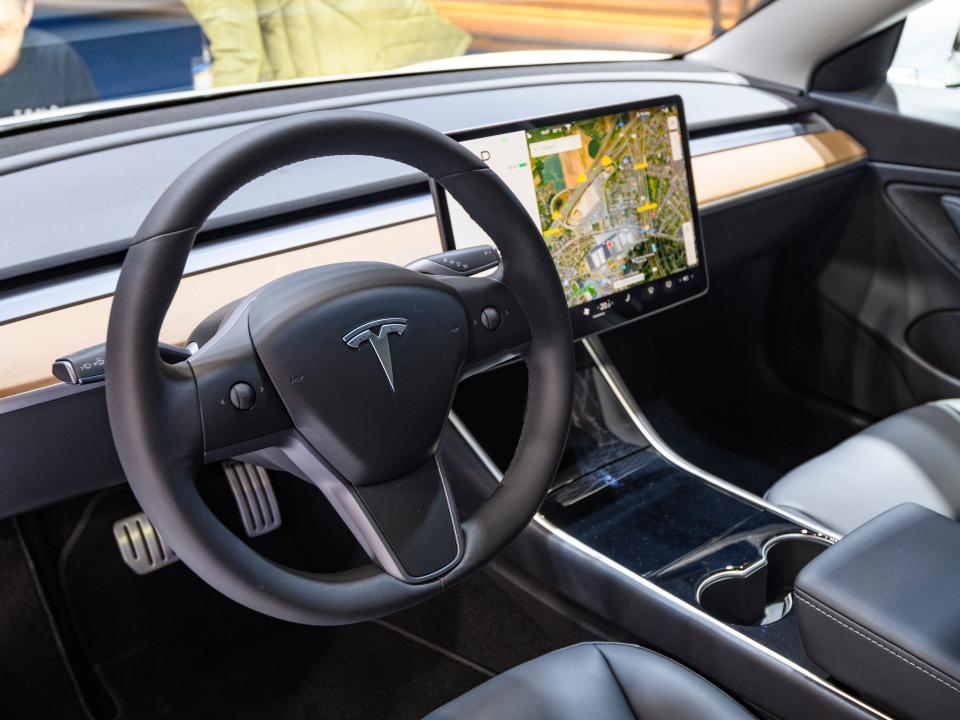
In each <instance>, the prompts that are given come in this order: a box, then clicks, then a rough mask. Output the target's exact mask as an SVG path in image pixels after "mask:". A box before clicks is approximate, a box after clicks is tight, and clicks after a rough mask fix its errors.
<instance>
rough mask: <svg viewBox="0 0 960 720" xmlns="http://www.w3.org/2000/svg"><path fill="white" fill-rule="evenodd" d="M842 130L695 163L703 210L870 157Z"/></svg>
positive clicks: (733, 151) (702, 157)
mask: <svg viewBox="0 0 960 720" xmlns="http://www.w3.org/2000/svg"><path fill="white" fill-rule="evenodd" d="M866 156H867V151H866V149H865V148H864V147H863V146H862V145H861V144H860V143H858V142H857V141H856V140H854V139H853V138H852V137H850V136H849V135H848V134H847V133H845V132H844V131H843V130H827V131H824V132H818V133H811V134H809V135H796V136H794V137H788V138H781V139H779V140H770V141H768V142H762V143H756V144H754V145H746V146H744V147H738V148H733V149H731V150H721V151H720V152H715V153H710V154H708V155H698V156H697V157H694V158H691V163H692V165H693V181H694V186H695V188H696V191H697V202H698V203H699V204H700V206H701V207H708V206H709V205H711V204H714V203H719V202H723V201H725V200H729V199H731V198H734V197H737V196H739V195H745V194H748V193H751V192H756V191H758V190H766V189H769V188H773V187H776V186H777V185H781V184H782V183H785V182H791V181H793V180H799V179H800V178H802V177H804V176H805V175H811V174H813V173H817V172H822V171H824V170H829V169H831V168H834V167H838V166H840V165H847V164H849V163H852V162H856V161H858V160H862V159H864V158H866Z"/></svg>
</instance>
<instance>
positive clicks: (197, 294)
mask: <svg viewBox="0 0 960 720" xmlns="http://www.w3.org/2000/svg"><path fill="white" fill-rule="evenodd" d="M865 157H866V151H865V150H864V148H863V146H862V145H860V143H858V142H857V141H856V140H854V139H853V138H852V137H850V136H849V135H848V134H847V133H845V132H843V131H841V130H831V131H826V132H819V133H813V134H809V135H799V136H795V137H789V138H783V139H780V140H771V141H769V142H764V143H759V144H755V145H747V146H744V147H739V148H733V149H731V150H723V151H720V152H715V153H710V154H708V155H700V156H697V157H694V158H692V164H693V174H694V182H695V185H696V191H697V199H698V201H699V203H700V205H701V206H703V207H708V206H709V205H711V204H714V203H719V202H723V201H725V200H729V199H731V198H734V197H736V196H739V195H744V194H747V193H751V192H755V191H758V190H763V189H767V188H771V187H775V186H777V185H780V184H782V183H785V182H789V181H792V180H797V179H801V178H803V177H805V176H808V175H812V174H814V173H817V172H822V171H824V170H829V169H831V168H834V167H838V166H841V165H845V164H849V163H852V162H855V161H857V160H861V159H863V158H865ZM439 250H440V236H439V231H438V229H437V225H436V222H434V221H433V219H431V218H426V219H422V220H415V221H413V222H408V223H403V224H400V225H394V226H391V227H387V228H381V229H379V230H373V231H370V232H364V233H360V234H358V235H352V236H349V237H345V238H338V239H336V240H330V241H325V242H322V243H318V244H316V245H310V246H307V247H302V248H296V249H293V250H289V251H286V252H281V253H278V254H275V255H268V256H266V257H260V258H255V259H252V260H248V261H244V262H241V263H237V264H235V265H229V266H226V267H221V268H216V269H213V270H208V271H204V272H201V273H196V274H194V275H190V276H187V277H185V278H184V279H183V282H182V283H181V284H180V289H179V291H178V292H177V296H176V297H175V298H174V301H173V304H172V305H171V307H170V311H169V312H168V313H167V318H166V320H165V321H164V324H163V329H162V331H161V338H160V339H161V340H164V341H166V342H171V343H177V344H181V343H183V342H185V341H186V339H187V336H188V335H189V333H190V332H191V330H192V329H193V328H194V327H195V326H196V325H197V324H198V323H199V322H200V321H201V320H202V319H203V318H204V317H206V316H207V315H209V314H210V313H211V312H213V311H214V310H216V309H217V308H219V307H222V306H223V305H226V304H227V303H228V302H230V301H232V300H235V299H236V298H238V297H241V296H243V295H245V294H247V293H249V292H251V291H253V290H255V289H256V288H258V287H260V286H261V285H263V284H264V283H267V282H270V281H271V280H274V279H276V278H278V277H281V276H283V275H286V274H288V273H291V272H295V271H296V270H302V269H303V268H307V267H313V266H316V265H326V264H329V263H334V262H342V261H346V260H381V261H383V262H389V263H395V264H397V265H405V264H406V263H408V262H410V261H411V260H414V259H416V258H418V257H422V256H424V255H430V254H431V253H435V252H439ZM110 302H111V298H101V299H98V300H92V301H89V302H84V303H80V304H78V305H72V306H70V307H65V308H59V309H57V310H52V311H50V312H47V313H43V314H41V315H35V316H32V317H29V318H24V319H22V320H14V321H12V322H9V323H6V324H4V325H0V347H3V348H4V359H3V363H2V364H0V397H7V396H10V395H15V394H17V393H21V392H25V391H27V390H32V389H35V388H39V387H43V386H46V385H52V384H53V383H55V382H57V381H56V379H55V378H54V377H53V376H52V375H51V374H50V366H51V364H52V363H53V361H54V360H55V359H56V358H58V357H60V356H61V355H65V354H67V353H70V352H74V351H76V350H79V349H82V348H85V347H90V346H91V345H96V344H98V343H101V342H103V340H104V338H105V337H106V330H107V319H108V317H109V315H110Z"/></svg>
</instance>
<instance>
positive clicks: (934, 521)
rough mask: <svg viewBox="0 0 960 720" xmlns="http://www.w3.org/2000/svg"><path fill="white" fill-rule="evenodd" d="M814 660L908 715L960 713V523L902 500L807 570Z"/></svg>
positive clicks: (803, 616)
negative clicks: (903, 502) (902, 503)
mask: <svg viewBox="0 0 960 720" xmlns="http://www.w3.org/2000/svg"><path fill="white" fill-rule="evenodd" d="M795 597H796V600H797V602H796V608H797V617H798V619H799V623H800V633H801V637H802V639H803V646H804V649H805V650H806V652H807V655H809V657H810V659H811V660H813V662H814V663H816V664H817V665H819V666H820V667H822V668H823V669H824V670H826V671H827V672H829V673H830V675H831V676H833V677H834V678H836V679H837V680H839V681H840V682H842V683H843V684H845V685H847V686H849V687H851V688H853V689H855V690H856V691H858V692H860V693H861V694H862V695H863V696H864V698H865V699H867V700H870V701H872V702H874V703H876V704H877V705H879V706H880V707H881V708H883V709H886V710H888V711H891V712H893V713H895V714H896V715H898V716H899V717H902V718H916V719H917V720H920V719H921V718H922V719H927V718H958V717H960V524H958V523H956V522H954V521H953V520H950V519H949V518H946V517H943V516H942V515H938V514H937V513H934V512H932V511H930V510H927V509H925V508H922V507H920V506H919V505H912V504H908V505H900V506H898V507H896V508H894V509H892V510H889V511H887V512H885V513H883V514H882V515H880V516H879V517H876V518H874V519H873V520H871V521H870V522H868V523H866V524H865V525H862V526H861V527H859V528H857V529H856V530H854V531H853V532H852V533H850V534H849V535H847V536H846V537H844V538H843V539H842V540H841V541H840V542H839V543H837V544H836V545H835V546H833V547H831V548H830V549H828V550H827V551H826V552H823V553H821V554H820V556H819V557H817V558H815V559H814V560H813V561H812V562H811V563H810V564H809V565H807V566H806V567H805V568H804V569H803V571H801V573H800V575H799V576H798V577H797V582H796V587H795Z"/></svg>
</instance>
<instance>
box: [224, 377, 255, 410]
mask: <svg viewBox="0 0 960 720" xmlns="http://www.w3.org/2000/svg"><path fill="white" fill-rule="evenodd" d="M255 402H257V391H256V390H254V389H253V387H252V386H251V385H250V384H249V383H245V382H238V383H236V384H235V385H234V386H233V387H232V388H230V403H231V404H232V405H233V406H234V407H235V408H236V409H237V410H249V409H250V408H252V407H253V405H254V403H255Z"/></svg>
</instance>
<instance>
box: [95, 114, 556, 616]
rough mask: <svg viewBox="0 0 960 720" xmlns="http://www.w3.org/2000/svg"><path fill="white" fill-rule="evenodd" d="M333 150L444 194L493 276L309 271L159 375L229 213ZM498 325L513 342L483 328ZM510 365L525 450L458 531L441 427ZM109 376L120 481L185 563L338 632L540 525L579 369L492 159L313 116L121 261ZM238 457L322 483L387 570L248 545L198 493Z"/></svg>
mask: <svg viewBox="0 0 960 720" xmlns="http://www.w3.org/2000/svg"><path fill="white" fill-rule="evenodd" d="M330 155H370V156H374V157H381V158H387V159H390V160H396V161H399V162H402V163H406V164H408V165H412V166H414V167H415V168H417V169H419V170H421V171H423V172H424V173H426V174H427V175H429V176H430V177H432V178H433V179H434V180H436V181H437V182H438V183H439V184H440V185H441V186H443V187H444V188H445V189H446V190H447V191H448V192H449V193H450V194H451V195H452V196H453V197H454V198H456V200H457V201H458V202H459V203H460V204H461V205H462V206H463V207H464V208H465V209H466V211H467V212H468V213H469V214H470V216H471V217H472V218H473V219H474V220H475V221H476V222H477V223H478V224H479V225H480V227H481V228H483V229H484V230H485V231H486V232H487V234H488V235H489V236H490V237H491V238H492V239H493V241H494V242H495V243H496V245H497V247H498V249H499V250H500V253H501V256H502V265H501V270H500V272H499V273H497V274H496V275H495V276H492V277H450V278H447V277H437V276H428V275H424V274H421V273H418V272H415V271H413V270H409V269H403V268H399V267H396V266H393V265H388V264H384V263H372V262H357V263H340V264H335V265H329V266H324V267H318V268H311V269H307V270H303V271H300V272H296V273H293V274H291V275H288V276H286V277H283V278H280V279H279V280H276V281H274V282H271V283H269V284H267V285H265V286H263V287H262V288H260V289H259V290H257V291H255V292H253V293H252V294H250V295H248V296H247V297H245V298H243V299H242V300H241V301H240V302H239V303H238V304H237V305H236V306H235V307H234V309H233V310H232V311H231V312H230V313H229V316H228V317H226V318H225V319H224V320H223V321H222V322H221V323H220V325H219V328H218V330H217V331H216V333H215V334H214V335H213V337H212V338H210V340H208V341H207V342H206V343H204V345H203V346H202V347H201V348H200V349H199V350H198V351H197V352H196V353H194V354H193V355H192V356H191V357H190V358H189V359H188V360H186V361H184V362H180V363H178V364H176V365H168V364H165V363H164V362H163V361H161V359H160V356H159V354H158V350H157V342H158V337H159V333H160V326H161V323H162V321H163V318H164V315H165V314H166V311H167V309H168V307H169V305H170V302H171V300H172V299H173V296H174V293H175V291H176V289H177V287H178V285H179V283H180V278H181V276H182V274H183V270H184V265H185V263H186V260H187V255H188V254H189V252H190V249H191V248H192V246H193V243H194V239H195V238H196V235H197V232H198V230H199V229H200V227H201V226H202V225H203V224H204V222H205V221H206V219H207V218H208V217H209V216H210V214H211V213H212V212H213V211H214V209H216V208H217V207H218V206H219V205H220V204H221V203H222V202H223V201H224V200H226V199H227V198H228V197H229V196H230V195H231V194H232V193H234V192H235V191H236V190H238V189H239V188H240V187H242V186H243V185H245V184H246V183H248V182H250V181H251V180H254V179H256V178H258V177H260V176H261V175H264V174H266V173H268V172H270V171H272V170H276V169H278V168H281V167H284V166H286V165H289V164H292V163H296V162H300V161H302V160H307V159H310V158H316V157H322V156H330ZM489 308H495V309H496V310H497V311H498V313H499V318H500V324H499V326H498V327H495V325H496V324H495V323H490V322H487V323H483V322H481V321H480V318H481V315H482V314H483V312H484V310H486V309H489ZM488 317H489V315H488ZM489 328H494V329H489ZM511 357H521V358H522V359H523V360H524V362H525V363H526V365H527V368H528V376H529V381H528V388H529V389H528V396H527V400H526V409H525V412H524V421H523V431H522V434H521V437H520V442H519V446H518V447H517V450H516V453H515V456H514V458H513V461H512V463H511V464H510V466H509V468H508V469H507V470H506V473H505V474H504V477H503V481H502V483H501V485H500V486H499V487H498V488H497V490H496V491H495V492H494V493H493V494H492V495H491V496H490V497H489V498H488V499H487V500H486V501H485V502H484V503H483V505H482V506H481V507H480V508H479V509H478V510H476V511H475V512H474V513H473V514H472V515H471V517H470V518H469V519H467V520H465V521H461V519H460V518H459V516H458V513H457V507H456V504H455V503H454V499H453V496H452V493H451V489H450V485H449V483H448V478H447V474H446V469H445V468H444V466H443V463H442V461H441V459H440V456H439V454H438V450H439V444H440V435H441V431H442V430H443V427H444V424H445V422H446V420H447V416H448V414H449V412H450V408H451V406H452V403H453V395H454V392H455V390H456V387H457V384H458V382H459V381H460V380H461V379H462V378H464V377H466V376H467V375H469V374H471V373H475V372H478V371H479V370H482V369H484V368H488V367H490V366H492V365H494V364H497V363H499V362H502V361H504V360H505V359H509V358H511ZM106 367H107V385H106V394H107V408H108V411H109V417H110V427H111V431H112V433H113V439H114V442H115V444H116V448H117V453H118V454H119V457H120V461H121V464H122V466H123V469H124V472H125V474H126V477H127V479H128V481H129V483H130V486H131V488H132V489H133V492H134V494H135V495H136V498H137V500H138V501H139V503H140V505H141V507H142V508H143V510H144V511H145V512H146V513H147V515H148V516H149V517H150V518H151V520H152V521H153V522H154V523H155V524H156V526H157V528H158V530H159V531H160V533H161V535H162V536H163V537H164V539H165V540H166V541H167V542H168V543H169V544H170V546H171V547H172V548H173V549H174V550H175V551H176V553H177V555H178V556H179V557H180V558H181V559H182V560H183V561H184V562H185V563H186V564H187V566H188V567H190V568H191V569H192V570H193V571H194V572H195V573H196V574H197V575H199V576H200V577H201V578H202V579H203V580H205V581H206V582H207V583H209V584H210V585H212V586H213V587H214V588H216V589H217V590H219V591H220V592H222V593H223V594H225V595H227V596H229V597H231V598H233V599H234V600H236V601H237V602H239V603H242V604H243V605H246V606H248V607H250V608H252V609H254V610H258V611H260V612H262V613H265V614H267V615H272V616H274V617H277V618H283V619H286V620H290V621H294V622H300V623H306V624H315V625H336V624H343V623H350V622H358V621H362V620H367V619H372V618H376V617H380V616H383V615H386V614H389V613H391V612H395V611H397V610H400V609H402V608H405V607H408V606H410V605H413V604H415V603H417V602H420V601H422V600H425V599H427V598H429V597H431V596H433V595H435V594H437V593H439V592H440V591H441V590H443V589H444V588H445V587H447V586H449V584H450V583H452V582H455V581H457V580H459V579H460V578H462V577H464V576H465V575H467V574H468V573H470V572H471V571H473V570H476V569H477V568H478V567H480V566H481V565H483V564H484V563H486V562H487V561H488V560H490V559H491V558H492V557H493V556H494V555H495V554H496V553H497V552H499V551H500V550H501V549H503V548H504V547H505V546H506V545H507V544H508V543H509V542H510V541H511V540H512V539H513V538H514V537H515V536H516V535H517V534H519V533H520V531H521V530H522V529H523V528H524V526H525V525H527V523H529V522H530V520H531V519H532V518H533V516H534V514H535V513H536V512H537V509H538V508H539V506H540V503H541V502H542V501H543V498H544V496H545V494H546V491H547V489H548V487H549V484H550V482H551V480H552V478H553V476H554V473H555V471H556V468H557V465H558V463H559V460H560V456H561V452H562V450H563V445H564V442H565V439H566V433H567V428H568V424H569V417H570V406H571V399H572V392H573V391H572V387H573V369H574V362H573V342H572V337H571V330H570V321H569V317H568V314H567V309H566V303H565V302H564V296H563V291H562V288H561V285H560V281H559V278H558V276H557V272H556V269H555V267H554V264H553V262H552V260H551V258H550V255H549V253H548V251H547V248H546V245H545V244H544V242H543V238H542V236H541V234H540V231H539V230H538V228H537V227H536V226H535V225H534V223H533V222H532V220H531V218H530V216H529V215H528V214H527V212H526V211H525V210H524V208H523V207H522V206H521V205H520V203H519V202H518V201H517V199H516V198H515V197H514V196H513V194H512V193H511V192H510V191H509V190H508V189H507V188H506V186H505V185H504V184H503V182H502V181H501V180H500V179H499V178H498V177H497V176H496V175H495V174H494V173H493V172H492V171H491V170H489V169H488V168H487V166H486V165H485V164H484V163H483V162H481V161H480V160H479V159H478V158H477V157H476V156H475V155H473V154H472V153H471V152H469V151H467V150H465V149H464V148H463V147H461V146H460V144H459V143H457V142H455V141H453V140H451V139H450V138H448V137H446V136H445V135H443V134H441V133H439V132H437V131H434V130H432V129H430V128H427V127H425V126H422V125H419V124H416V123H412V122H409V121H406V120H402V119H399V118H396V117H391V116H387V115H380V114H376V113H366V112H317V113H305V114H301V115H296V116H292V117H288V118H284V119H281V120H276V121H271V122H267V123H264V124H262V125H259V126H257V127H255V128H253V129H251V130H248V131H246V132H243V133H241V134H239V135H237V136H236V137H234V138H232V139H230V140H228V141H227V142H225V143H223V144H222V145H220V146H219V147H217V148H215V149H214V150H212V151H211V152H209V153H208V154H207V155H205V156H204V157H202V158H201V159H200V160H198V161H197V162H196V163H195V164H194V165H192V166H191V167H190V168H188V169H187V170H186V171H185V172H184V173H183V174H182V175H181V176H180V177H179V178H177V180H175V181H174V183H173V184H172V185H171V186H170V187H169V188H168V189H167V190H166V191H165V192H164V194H163V195H162V196H161V197H160V199H159V200H158V201H157V203H156V205H154V207H153V209H152V210H151V211H150V213H149V214H148V215H147V217H146V219H145V220H144V222H143V224H142V225H141V227H140V229H139V231H138V233H137V236H136V238H135V242H134V243H133V245H132V246H131V247H130V249H129V251H128V252H127V255H126V258H125V260H124V263H123V269H122V272H121V274H120V279H119V282H118V285H117V291H116V295H115V297H114V300H113V307H112V310H111V312H110V324H109V329H108V335H107V357H106ZM238 456H242V457H245V458H249V457H253V458H257V457H260V458H263V459H264V461H265V462H268V463H269V464H270V466H273V467H280V468H282V469H285V470H289V471H290V472H292V473H294V474H295V475H297V476H299V477H300V478H302V479H304V480H307V481H309V482H311V483H313V484H314V485H316V486H317V487H318V488H319V489H320V490H321V491H322V492H323V493H324V495H325V496H326V497H327V499H328V500H329V501H330V503H331V504H332V505H333V507H334V508H335V509H336V511H337V512H338V513H339V515H340V517H341V518H342V519H343V520H344V522H345V523H346V525H347V527H348V528H349V529H350V530H351V532H352V533H353V534H354V536H355V537H356V539H357V540H358V541H359V542H360V544H361V545H362V547H363V548H364V549H365V550H366V552H367V554H368V555H369V557H370V558H371V561H372V562H371V563H369V564H367V565H365V566H363V567H360V568H357V569H353V570H348V571H343V572H337V573H328V574H312V573H307V572H303V571H299V570H294V569H291V568H288V567H284V566H281V565H279V564H276V563H274V562H272V561H271V560H268V559H267V558H265V557H264V556H262V555H260V554H259V553H257V552H256V551H254V550H253V549H251V548H250V547H249V546H248V545H246V544H245V543H244V542H242V541H241V540H240V539H239V538H237V537H236V536H235V535H234V534H233V533H232V532H230V531H229V530H228V529H227V528H226V527H224V526H223V525H222V524H221V523H220V522H219V520H217V518H216V517H215V516H214V515H213V513H212V512H211V511H210V510H209V509H208V508H207V506H206V505H205V503H204V502H203V500H202V499H201V497H200V495H199V493H198V491H197V488H196V485H195V480H196V476H197V473H198V471H199V469H200V467H201V466H202V465H203V464H204V463H207V462H213V461H216V460H222V459H225V458H228V457H238Z"/></svg>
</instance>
